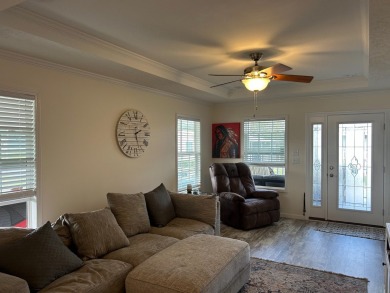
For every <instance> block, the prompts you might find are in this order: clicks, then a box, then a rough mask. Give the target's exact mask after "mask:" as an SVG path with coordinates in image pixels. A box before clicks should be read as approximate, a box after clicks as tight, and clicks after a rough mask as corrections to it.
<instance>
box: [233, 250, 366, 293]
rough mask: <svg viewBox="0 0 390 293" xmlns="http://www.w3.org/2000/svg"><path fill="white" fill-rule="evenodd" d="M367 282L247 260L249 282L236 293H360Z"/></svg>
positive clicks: (263, 261) (258, 260)
mask: <svg viewBox="0 0 390 293" xmlns="http://www.w3.org/2000/svg"><path fill="white" fill-rule="evenodd" d="M367 285H368V280H367V279H359V278H353V277H348V276H345V275H340V274H335V273H330V272H324V271H319V270H314V269H309V268H303V267H297V266H293V265H288V264H283V263H277V262H273V261H268V260H263V259H258V258H253V257H252V258H251V275H250V280H249V282H248V283H247V284H246V285H245V286H244V287H243V288H242V289H241V290H240V291H239V293H271V292H272V293H329V292H332V293H336V292H340V293H346V292H348V293H353V292H356V293H357V292H358V293H364V292H367Z"/></svg>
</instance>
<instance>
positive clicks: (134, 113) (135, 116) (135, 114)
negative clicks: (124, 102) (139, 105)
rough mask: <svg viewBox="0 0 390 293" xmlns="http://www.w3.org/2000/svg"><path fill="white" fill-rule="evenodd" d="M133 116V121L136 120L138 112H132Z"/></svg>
mask: <svg viewBox="0 0 390 293" xmlns="http://www.w3.org/2000/svg"><path fill="white" fill-rule="evenodd" d="M133 115H134V118H135V120H138V112H137V111H133Z"/></svg>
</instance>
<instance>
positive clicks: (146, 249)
mask: <svg viewBox="0 0 390 293" xmlns="http://www.w3.org/2000/svg"><path fill="white" fill-rule="evenodd" d="M178 241H179V240H178V239H176V238H172V237H167V236H161V235H157V234H150V233H143V234H138V235H135V236H132V237H130V238H129V242H130V244H129V246H127V247H124V248H121V249H118V250H115V251H113V252H110V253H109V254H106V255H105V256H104V258H106V259H116V260H121V261H124V262H127V263H130V264H132V265H133V266H134V267H136V266H138V265H139V264H140V263H142V262H144V261H145V260H146V259H148V258H149V257H151V256H152V255H154V254H156V253H157V252H160V251H161V250H163V249H165V248H167V247H169V246H171V245H172V244H174V243H176V242H178Z"/></svg>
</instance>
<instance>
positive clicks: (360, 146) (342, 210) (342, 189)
mask: <svg viewBox="0 0 390 293" xmlns="http://www.w3.org/2000/svg"><path fill="white" fill-rule="evenodd" d="M384 119H385V118H384V115H383V114H353V115H352V114H351V115H349V114H344V115H329V116H328V123H327V129H328V139H327V144H328V145H327V150H328V154H327V170H326V173H327V193H328V196H327V200H328V203H327V218H328V220H334V221H342V222H352V223H362V224H370V225H383V217H384V216H383V193H384V192H383V188H384V187H383V175H384V172H383V168H384Z"/></svg>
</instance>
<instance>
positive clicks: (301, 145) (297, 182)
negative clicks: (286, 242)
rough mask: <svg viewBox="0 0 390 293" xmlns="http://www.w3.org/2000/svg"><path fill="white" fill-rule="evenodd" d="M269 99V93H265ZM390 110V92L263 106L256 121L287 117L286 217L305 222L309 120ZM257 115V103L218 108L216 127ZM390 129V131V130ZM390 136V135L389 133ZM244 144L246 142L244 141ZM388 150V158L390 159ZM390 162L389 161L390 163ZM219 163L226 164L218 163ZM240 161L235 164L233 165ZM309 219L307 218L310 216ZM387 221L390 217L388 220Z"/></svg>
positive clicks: (282, 198)
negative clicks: (324, 115) (342, 113)
mask: <svg viewBox="0 0 390 293" xmlns="http://www.w3.org/2000/svg"><path fill="white" fill-rule="evenodd" d="M262 95H266V92H264V93H262ZM383 109H390V91H375V92H362V93H349V94H339V95H334V96H324V97H306V98H295V99H283V100H274V101H266V100H264V101H262V100H260V102H259V110H258V111H257V113H256V117H259V116H262V115H266V116H270V115H271V116H272V115H278V116H280V115H286V116H287V119H288V120H287V128H288V134H287V135H288V146H287V148H288V166H287V168H288V169H287V179H286V187H287V188H286V192H284V193H281V195H280V201H281V212H282V215H284V216H289V217H294V218H303V193H304V192H305V184H306V181H305V174H306V138H305V131H306V125H305V116H306V114H307V113H315V112H339V111H365V110H383ZM252 115H253V103H252V102H245V103H244V102H243V103H229V104H218V105H215V106H214V111H213V118H212V123H218V122H241V123H242V122H243V121H244V119H245V118H251V117H252ZM387 128H390V126H388V127H387ZM388 132H389V131H388ZM241 141H242V139H241ZM388 149H389V148H388V147H387V151H386V152H387V158H389V155H390V154H389V150H388ZM296 150H298V151H299V155H300V163H299V164H293V160H292V159H293V152H294V151H296ZM388 160H389V159H388ZM215 161H222V159H218V160H215ZM235 161H240V160H237V159H236V160H231V162H235ZM385 180H386V184H387V185H386V189H387V190H389V173H387V175H386V178H385ZM389 204H390V203H389V195H388V192H387V193H386V190H385V205H386V206H385V213H386V214H385V215H387V217H389V216H388V215H389V210H390V206H389ZM306 215H307V214H306ZM385 218H386V217H385Z"/></svg>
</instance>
